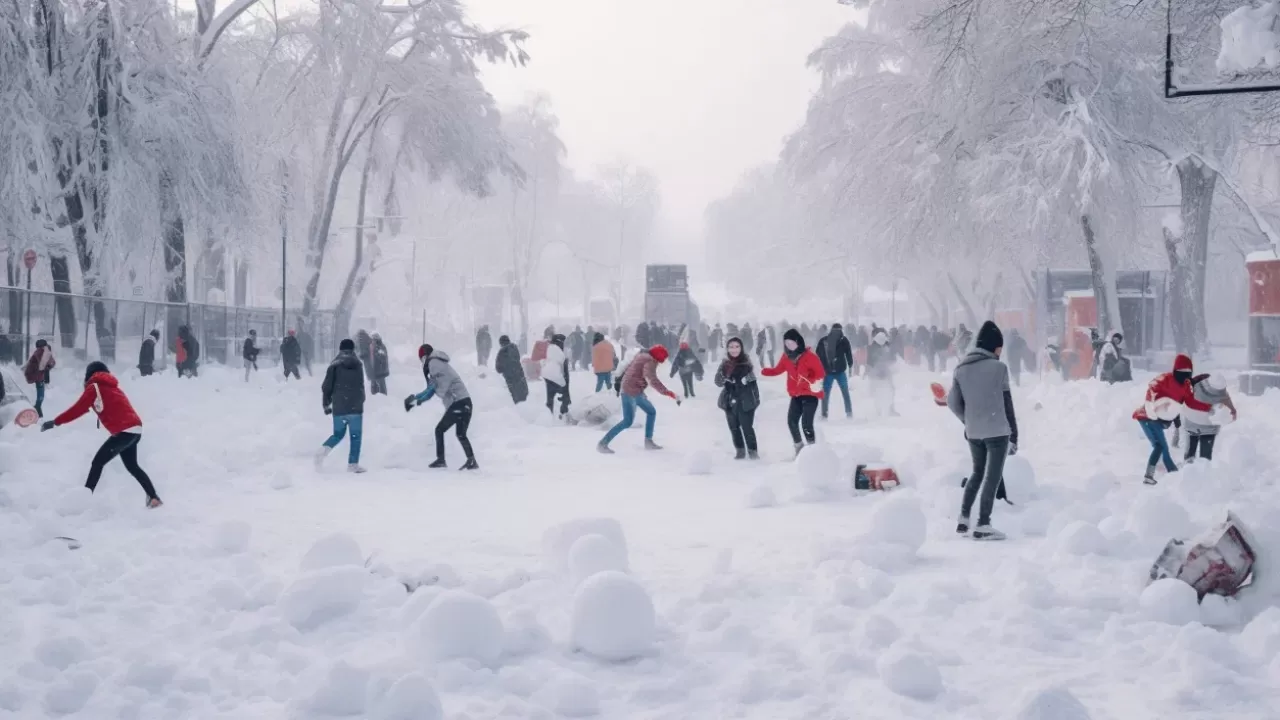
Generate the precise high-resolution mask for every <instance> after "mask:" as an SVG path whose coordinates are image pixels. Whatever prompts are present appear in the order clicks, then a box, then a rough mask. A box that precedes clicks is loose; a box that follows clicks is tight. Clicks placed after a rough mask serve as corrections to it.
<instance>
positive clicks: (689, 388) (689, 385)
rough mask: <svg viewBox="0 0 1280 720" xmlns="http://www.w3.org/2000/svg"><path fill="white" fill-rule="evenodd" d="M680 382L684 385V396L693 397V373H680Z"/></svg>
mask: <svg viewBox="0 0 1280 720" xmlns="http://www.w3.org/2000/svg"><path fill="white" fill-rule="evenodd" d="M680 384H681V385H683V386H684V396H685V397H686V398H691V397H693V373H688V374H685V373H680Z"/></svg>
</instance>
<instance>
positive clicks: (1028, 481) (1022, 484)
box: [1004, 455, 1036, 503]
mask: <svg viewBox="0 0 1280 720" xmlns="http://www.w3.org/2000/svg"><path fill="white" fill-rule="evenodd" d="M1004 489H1005V492H1006V493H1007V494H1008V495H1009V500H1011V501H1012V502H1015V503H1024V502H1026V501H1028V500H1030V499H1032V498H1034V497H1035V496H1036V471H1035V468H1033V467H1031V461H1030V460H1028V459H1026V458H1025V457H1023V456H1021V455H1014V456H1013V457H1011V458H1008V459H1006V460H1005V461H1004Z"/></svg>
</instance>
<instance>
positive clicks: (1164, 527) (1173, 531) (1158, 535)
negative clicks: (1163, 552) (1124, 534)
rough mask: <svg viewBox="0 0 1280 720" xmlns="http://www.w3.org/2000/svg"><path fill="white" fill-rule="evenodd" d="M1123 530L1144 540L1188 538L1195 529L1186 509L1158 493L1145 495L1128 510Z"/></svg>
mask: <svg viewBox="0 0 1280 720" xmlns="http://www.w3.org/2000/svg"><path fill="white" fill-rule="evenodd" d="M1125 528H1126V529H1127V530H1129V531H1130V532H1132V533H1133V534H1134V535H1137V536H1138V537H1139V538H1141V539H1144V540H1161V541H1164V540H1170V539H1173V538H1186V537H1190V536H1191V535H1192V534H1193V533H1194V532H1195V528H1194V526H1193V525H1192V524H1191V516H1190V515H1188V514H1187V510H1186V508H1184V507H1182V506H1181V505H1179V504H1178V503H1176V502H1174V501H1173V500H1170V499H1169V498H1168V497H1167V496H1165V495H1161V494H1159V493H1145V494H1143V495H1141V496H1139V498H1138V500H1137V501H1136V502H1135V503H1134V504H1133V507H1132V508H1130V510H1129V521H1128V523H1127V524H1126V525H1125Z"/></svg>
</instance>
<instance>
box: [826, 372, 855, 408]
mask: <svg viewBox="0 0 1280 720" xmlns="http://www.w3.org/2000/svg"><path fill="white" fill-rule="evenodd" d="M832 385H839V386H840V394H841V395H843V396H844V414H845V415H849V416H852V415H853V402H852V401H850V400H849V374H848V373H847V372H845V371H843V370H841V371H840V372H838V373H830V374H828V375H827V376H826V377H824V378H822V417H826V416H827V405H829V404H830V403H831V386H832Z"/></svg>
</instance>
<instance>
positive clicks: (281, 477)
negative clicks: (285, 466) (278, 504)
mask: <svg viewBox="0 0 1280 720" xmlns="http://www.w3.org/2000/svg"><path fill="white" fill-rule="evenodd" d="M291 487H293V473H292V472H291V471H289V470H277V471H276V472H275V474H274V475H272V476H271V489H272V490H286V489H288V488H291Z"/></svg>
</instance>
